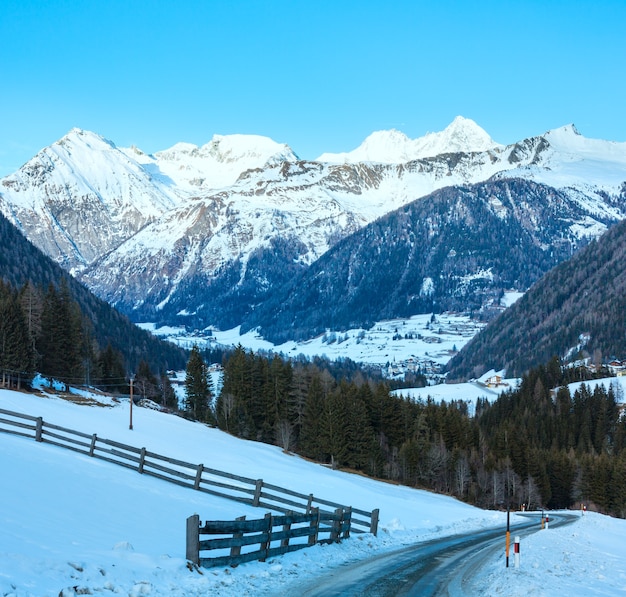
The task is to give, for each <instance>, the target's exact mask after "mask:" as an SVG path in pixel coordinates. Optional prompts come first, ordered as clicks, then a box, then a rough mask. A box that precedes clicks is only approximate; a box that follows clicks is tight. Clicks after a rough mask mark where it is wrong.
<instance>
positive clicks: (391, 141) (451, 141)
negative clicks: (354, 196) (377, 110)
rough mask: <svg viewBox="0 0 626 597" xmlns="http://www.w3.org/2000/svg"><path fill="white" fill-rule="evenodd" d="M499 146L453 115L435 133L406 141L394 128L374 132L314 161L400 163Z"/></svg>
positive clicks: (475, 127) (403, 135) (406, 138)
mask: <svg viewBox="0 0 626 597" xmlns="http://www.w3.org/2000/svg"><path fill="white" fill-rule="evenodd" d="M501 147H502V146H501V145H500V144H498V143H496V142H495V141H494V140H493V139H492V138H491V137H490V136H489V135H488V134H487V133H486V132H485V131H484V130H483V129H482V128H481V127H479V126H478V125H477V124H476V123H475V122H474V121H473V120H470V119H469V118H463V117H462V116H457V117H456V118H455V119H454V120H453V122H452V123H451V124H450V125H448V126H447V127H446V128H445V129H444V130H443V131H441V132H439V133H427V134H426V135H424V136H423V137H419V138H418V139H409V138H408V137H407V136H406V135H405V134H404V133H401V132H400V131H397V130H395V129H392V130H389V131H377V132H374V133H372V134H371V135H370V136H369V137H367V139H365V141H363V143H362V144H361V145H360V146H359V147H357V148H356V149H354V150H353V151H350V152H347V153H336V154H333V153H324V154H322V155H321V156H319V157H318V158H317V159H316V161H318V162H332V163H339V164H342V163H345V164H354V163H358V162H381V163H385V164H403V163H405V162H410V161H411V160H418V159H422V158H428V157H434V156H437V155H442V154H445V153H459V152H461V153H471V152H478V151H488V150H490V149H495V148H501Z"/></svg>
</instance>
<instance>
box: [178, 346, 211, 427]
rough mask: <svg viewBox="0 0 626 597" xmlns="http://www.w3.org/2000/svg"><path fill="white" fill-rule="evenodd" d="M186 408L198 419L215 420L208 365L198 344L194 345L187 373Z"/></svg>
mask: <svg viewBox="0 0 626 597" xmlns="http://www.w3.org/2000/svg"><path fill="white" fill-rule="evenodd" d="M185 395H186V399H185V410H186V411H187V413H189V415H191V417H192V418H194V419H195V420H197V421H207V422H213V421H214V417H213V412H212V411H211V409H210V399H211V388H210V383H209V377H208V370H207V366H206V364H205V362H204V359H203V358H202V355H201V354H200V350H199V349H198V347H197V346H194V347H193V349H192V351H191V354H190V355H189V361H188V362H187V370H186V375H185Z"/></svg>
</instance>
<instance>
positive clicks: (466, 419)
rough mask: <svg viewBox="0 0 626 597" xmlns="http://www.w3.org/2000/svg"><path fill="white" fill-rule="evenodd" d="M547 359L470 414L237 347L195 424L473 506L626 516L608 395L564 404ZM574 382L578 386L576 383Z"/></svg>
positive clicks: (625, 459) (460, 406) (620, 429)
mask: <svg viewBox="0 0 626 597" xmlns="http://www.w3.org/2000/svg"><path fill="white" fill-rule="evenodd" d="M576 375H578V376H580V371H572V370H570V369H563V368H561V366H560V364H559V361H558V359H556V358H555V359H552V360H551V361H550V362H549V363H548V364H547V365H546V366H541V367H538V368H536V369H533V370H532V371H530V372H529V373H527V374H526V375H525V376H524V377H523V378H522V381H521V384H520V386H519V387H518V388H517V389H514V390H510V391H508V392H506V393H504V394H503V395H502V396H501V397H500V398H499V399H498V400H497V401H496V402H494V403H491V404H490V403H489V402H487V401H486V400H480V401H479V402H478V404H477V407H476V412H475V413H470V412H468V408H467V405H466V404H465V403H464V402H462V401H458V402H454V403H449V404H447V403H435V402H434V401H431V400H428V401H426V402H416V401H413V400H409V399H405V398H402V397H396V396H393V395H391V393H390V388H389V387H388V385H387V384H386V383H385V382H383V381H380V380H379V381H373V380H371V379H366V378H365V377H364V376H363V375H362V374H361V373H355V374H353V375H351V376H350V375H345V374H342V375H340V376H333V374H331V372H330V371H329V370H328V369H327V368H325V367H323V366H320V364H313V363H303V362H290V361H286V360H283V359H282V358H280V357H278V356H269V357H265V356H260V355H258V354H254V353H252V352H248V351H246V350H244V349H243V348H242V347H241V346H240V347H238V348H237V349H236V350H235V351H234V352H233V353H232V354H230V355H228V356H227V357H225V359H224V383H223V388H222V392H221V393H220V395H219V397H218V398H217V400H216V402H215V404H214V408H213V409H209V410H210V412H208V413H207V414H206V420H207V421H210V422H213V420H216V421H217V424H218V425H219V427H220V428H222V429H223V430H225V431H227V432H229V433H231V434H233V435H236V436H238V437H242V438H246V439H251V440H256V441H262V442H266V443H270V444H275V445H278V446H280V447H282V448H283V449H284V450H288V451H293V452H295V453H298V454H300V455H302V456H304V457H307V458H310V459H312V460H315V461H318V462H322V463H326V464H328V465H331V466H334V467H341V468H344V469H350V470H354V471H358V472H362V473H364V474H367V475H371V476H373V477H377V478H381V479H386V480H389V481H391V482H396V483H401V484H406V485H409V486H412V487H420V488H425V489H430V490H433V491H437V492H441V493H446V494H450V495H454V496H456V497H458V498H460V499H462V500H465V501H467V502H469V503H472V504H475V505H477V506H480V507H483V508H506V507H507V506H508V507H511V508H519V507H521V506H522V505H525V506H526V507H528V508H533V509H534V508H542V507H545V508H567V507H571V506H577V507H579V506H580V503H581V502H582V503H585V504H586V505H587V507H589V508H591V509H596V510H599V511H601V512H605V513H609V514H612V515H617V516H621V517H624V516H626V421H624V419H622V418H620V410H619V408H618V401H619V400H618V399H619V396H617V395H616V390H614V389H613V386H611V387H609V388H602V387H600V388H599V389H595V390H594V391H593V392H591V391H590V390H589V389H588V386H586V385H583V386H582V387H581V389H580V390H578V391H576V392H575V393H574V394H573V395H571V394H570V392H569V390H568V389H567V387H565V386H564V385H563V384H567V383H569V382H571V381H574V378H575V376H576ZM578 379H580V377H578Z"/></svg>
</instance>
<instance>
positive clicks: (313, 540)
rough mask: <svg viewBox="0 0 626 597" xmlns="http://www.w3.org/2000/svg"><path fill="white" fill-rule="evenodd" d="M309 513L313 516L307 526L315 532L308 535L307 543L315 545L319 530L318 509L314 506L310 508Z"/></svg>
mask: <svg viewBox="0 0 626 597" xmlns="http://www.w3.org/2000/svg"><path fill="white" fill-rule="evenodd" d="M310 514H313V518H312V519H311V522H310V523H309V527H310V528H312V529H315V532H314V533H311V534H310V535H309V545H315V544H316V543H317V536H318V534H319V532H320V509H319V508H315V507H314V508H311V512H310Z"/></svg>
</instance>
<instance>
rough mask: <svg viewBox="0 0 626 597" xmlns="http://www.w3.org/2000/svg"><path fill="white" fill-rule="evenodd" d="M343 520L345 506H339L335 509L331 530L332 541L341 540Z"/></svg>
mask: <svg viewBox="0 0 626 597" xmlns="http://www.w3.org/2000/svg"><path fill="white" fill-rule="evenodd" d="M342 520H343V508H337V509H336V510H335V518H334V519H333V524H332V526H331V530H330V540H331V542H332V543H337V542H338V541H339V533H340V531H341V521H342Z"/></svg>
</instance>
